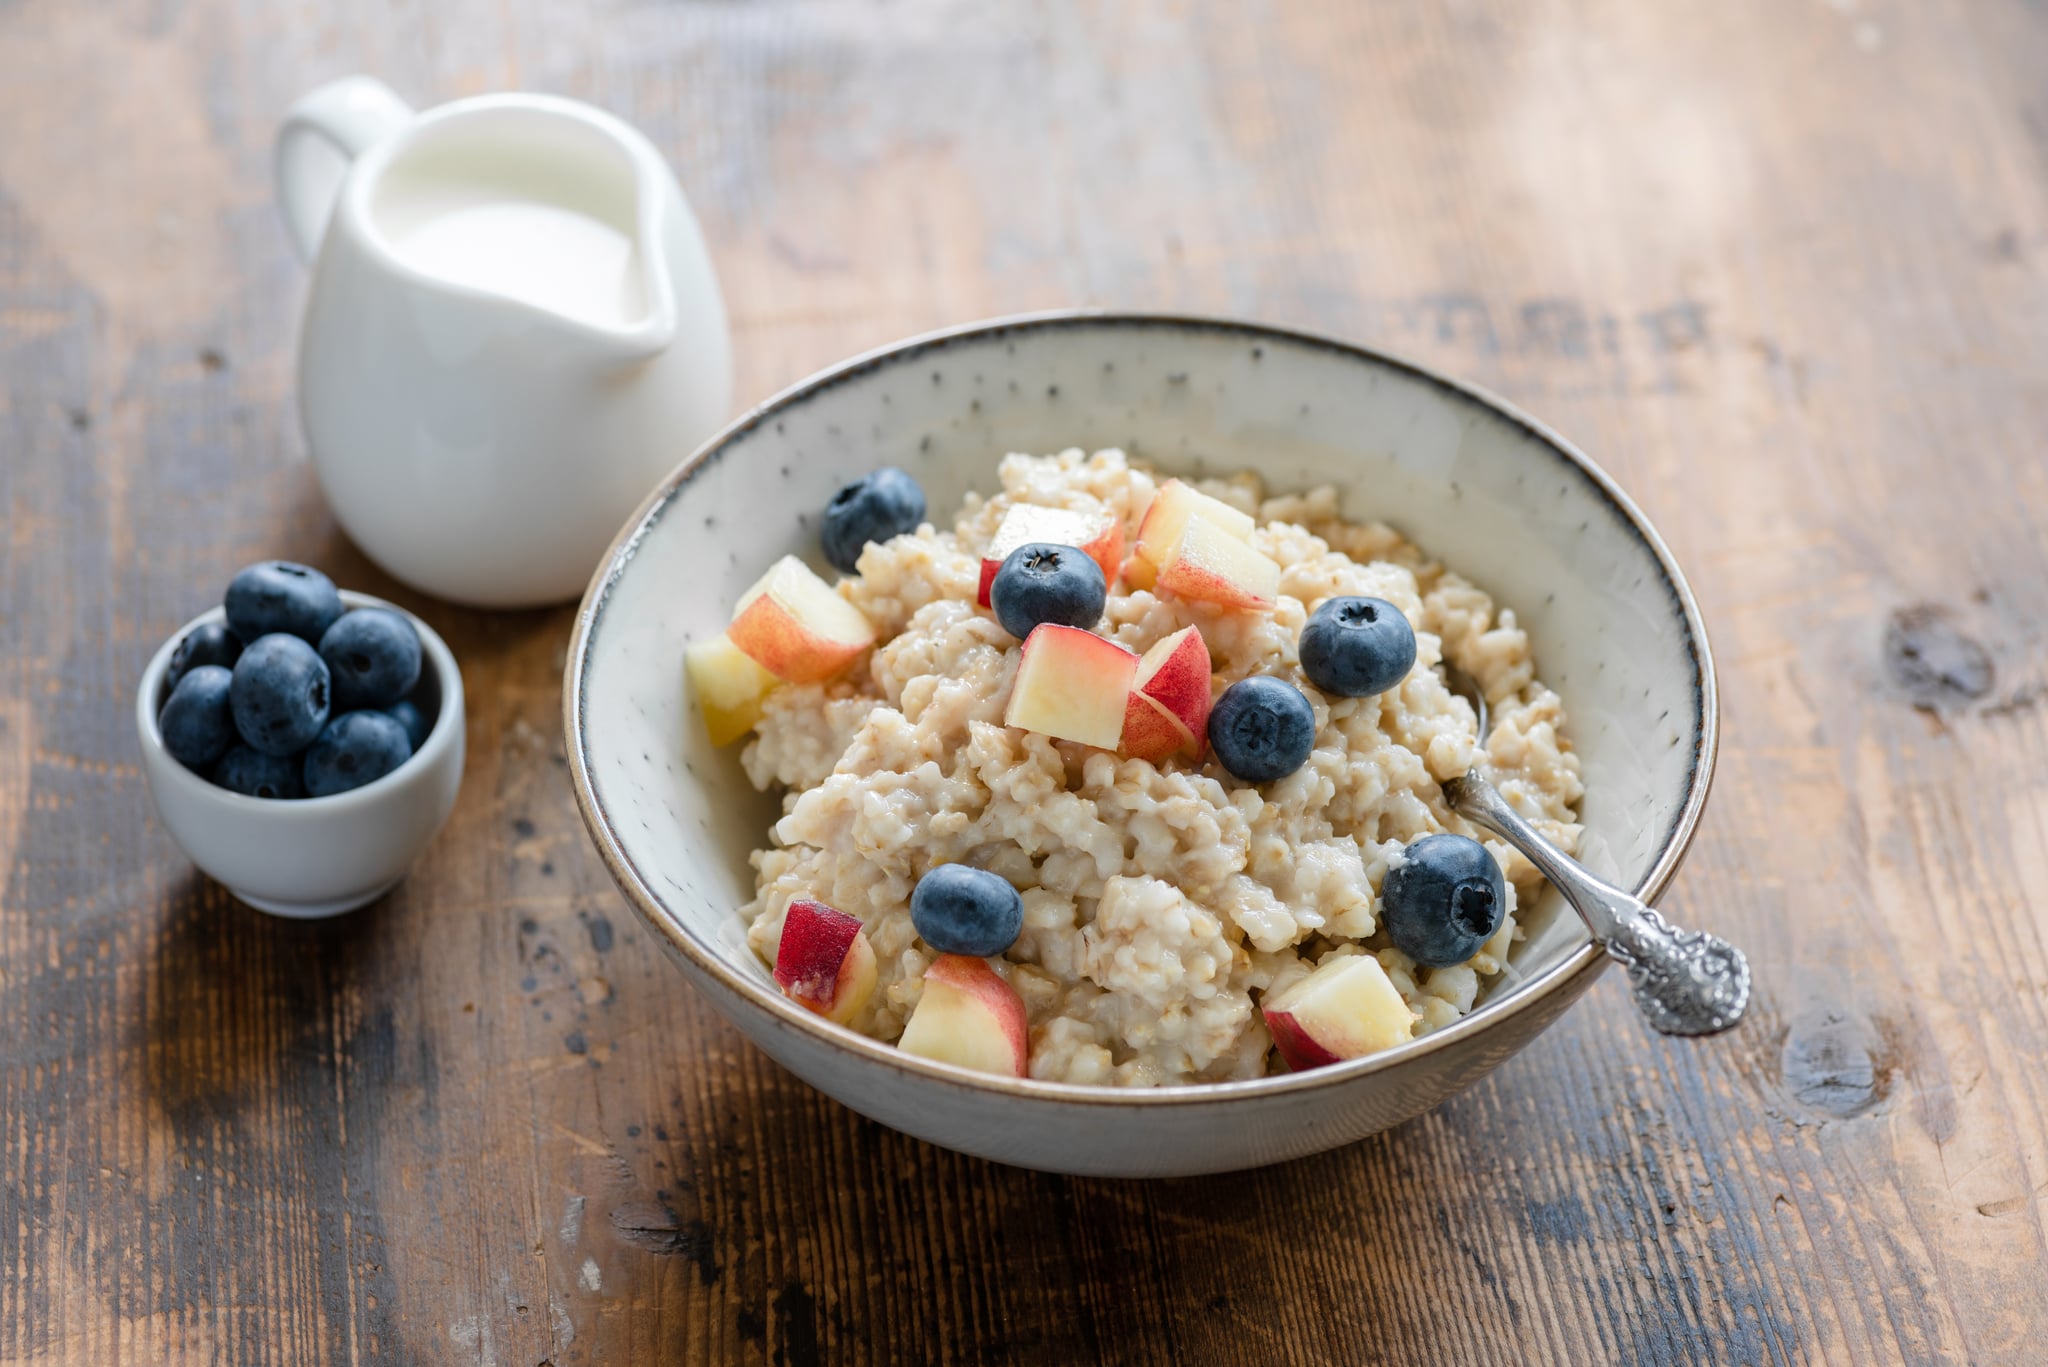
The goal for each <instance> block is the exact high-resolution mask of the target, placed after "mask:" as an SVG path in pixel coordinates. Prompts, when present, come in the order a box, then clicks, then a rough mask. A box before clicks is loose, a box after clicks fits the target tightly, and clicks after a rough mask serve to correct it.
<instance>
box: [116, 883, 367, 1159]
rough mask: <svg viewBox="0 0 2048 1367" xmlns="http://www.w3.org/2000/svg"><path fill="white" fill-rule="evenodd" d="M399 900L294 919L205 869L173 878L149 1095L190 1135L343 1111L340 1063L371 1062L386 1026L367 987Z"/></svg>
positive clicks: (151, 1034) (158, 968)
mask: <svg viewBox="0 0 2048 1367" xmlns="http://www.w3.org/2000/svg"><path fill="white" fill-rule="evenodd" d="M391 900H392V897H391V896H390V895H387V896H385V897H381V898H379V899H378V900H377V901H375V902H373V903H371V904H370V905H369V906H367V907H363V908H361V909H360V910H357V911H354V912H350V913H348V914H346V915H343V916H336V917H332V918H329V919H327V920H320V921H293V920H287V919H284V918H281V917H275V916H268V915H265V914H264V913H262V912H259V911H256V910H255V909H253V908H251V907H249V906H246V905H244V904H243V903H241V902H239V901H237V900H236V899H235V898H234V897H233V896H232V895H231V894H230V893H229V892H228V891H227V889H226V888H224V887H222V886H221V885H220V884H218V883H215V882H214V881H213V880H212V879H210V878H207V877H206V876H205V875H204V874H201V873H199V872H198V871H197V870H190V871H188V872H186V873H185V874H184V875H183V876H182V877H181V878H179V879H176V880H174V881H173V883H172V885H171V887H170V888H169V889H167V891H166V896H165V901H166V902H167V903H168V905H169V906H170V907H171V908H172V910H171V912H170V915H169V916H168V917H167V918H166V920H165V922H164V924H163V929H162V933H161V934H160V936H159V938H158V939H157V941H156V945H155V957H154V960H153V962H152V963H151V964H150V966H149V969H148V972H149V974H150V981H149V984H148V989H147V994H146V999H147V1010H146V1012H145V1020H144V1049H145V1055H146V1058H147V1079H148V1090H149V1095H150V1097H151V1099H152V1101H154V1102H155V1103H156V1104H157V1106H159V1107H160V1108H161V1110H162V1113H163V1115H164V1116H165V1118H166V1119H167V1120H168V1121H169V1122H170V1124H171V1127H172V1129H173V1131H174V1132H175V1133H177V1134H178V1136H179V1137H180V1138H181V1139H187V1140H198V1139H207V1138H209V1137H214V1136H218V1135H219V1134H220V1132H221V1131H222V1129H223V1127H225V1128H226V1129H229V1130H235V1131H243V1128H244V1120H245V1117H246V1116H247V1115H248V1113H249V1112H250V1111H251V1110H252V1109H253V1108H269V1107H276V1106H279V1105H283V1106H284V1107H286V1108H288V1113H293V1112H295V1113H297V1114H299V1115H301V1116H304V1117H307V1118H308V1119H309V1120H311V1118H312V1117H315V1116H318V1115H319V1114H321V1113H322V1112H323V1111H324V1112H327V1113H332V1111H333V1109H334V1104H335V1096H336V1089H335V1074H336V1070H337V1069H338V1068H342V1067H345V1066H349V1065H354V1066H363V1065H365V1064H366V1063H367V1062H368V1060H364V1059H361V1058H359V1057H356V1056H355V1055H356V1046H357V1044H358V1041H359V1039H360V1038H361V1037H362V1036H363V1034H364V1030H365V1027H366V1026H368V1027H372V1028H374V1022H372V1021H366V1020H364V1019H362V1018H361V1004H362V1003H361V997H360V995H359V991H358V989H359V986H360V984H362V983H363V982H364V981H365V980H366V979H367V977H368V976H369V974H370V973H371V972H372V969H371V967H370V965H371V963H372V961H373V960H374V958H375V957H376V955H377V952H378V942H379V938H380V935H381V932H382V928H383V926H384V925H385V923H386V922H387V920H388V919H389V904H390V902H391ZM275 1119H276V1115H275V1114H274V1113H273V1114H272V1115H270V1116H268V1117H267V1118H266V1120H265V1122H264V1124H265V1125H266V1126H267V1125H268V1124H270V1123H273V1122H274V1121H275Z"/></svg>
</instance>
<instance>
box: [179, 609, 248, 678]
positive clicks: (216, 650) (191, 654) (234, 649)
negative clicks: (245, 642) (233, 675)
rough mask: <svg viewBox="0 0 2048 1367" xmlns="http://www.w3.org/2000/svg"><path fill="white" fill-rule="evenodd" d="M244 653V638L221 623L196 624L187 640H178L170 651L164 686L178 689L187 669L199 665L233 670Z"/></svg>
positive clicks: (195, 667) (187, 634)
mask: <svg viewBox="0 0 2048 1367" xmlns="http://www.w3.org/2000/svg"><path fill="white" fill-rule="evenodd" d="M241 653H242V638H241V637H239V636H237V635H235V633H234V632H232V631H229V630H228V629H227V628H226V627H224V626H222V625H221V624H220V623H219V622H207V623H204V624H202V625H200V626H196V627H194V628H192V630H190V631H188V632H186V633H185V639H184V640H182V641H180V642H178V648H177V649H176V650H174V651H172V652H171V667H170V669H169V670H168V671H167V672H166V673H165V674H164V687H166V688H176V687H177V686H178V680H180V679H182V678H184V677H185V673H186V671H187V670H191V669H197V668H198V667H199V666H200V665H219V666H221V667H222V668H223V669H233V668H234V667H235V661H236V659H238V658H239V657H240V656H241Z"/></svg>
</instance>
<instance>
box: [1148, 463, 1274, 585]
mask: <svg viewBox="0 0 2048 1367" xmlns="http://www.w3.org/2000/svg"><path fill="white" fill-rule="evenodd" d="M1195 517H1200V518H1203V519H1204V520H1206V521H1208V522H1210V523H1212V524H1213V525H1214V526H1216V527H1217V528H1218V529H1220V530H1221V531H1223V532H1225V533H1227V534H1228V535H1230V536H1231V537H1233V538H1235V539H1236V540H1239V541H1242V540H1244V539H1245V538H1246V537H1248V536H1250V535H1251V534H1252V528H1254V527H1256V526H1257V525H1258V523H1257V521H1256V520H1255V519H1254V518H1253V517H1252V515H1251V514H1250V513H1247V512H1243V511H1240V510H1239V509H1236V508H1233V507H1231V506H1230V505H1229V504H1228V503H1225V502H1224V501H1223V500H1222V499H1220V498H1211V497H1210V496H1209V495H1208V494H1205V493H1203V492H1202V491H1201V490H1199V489H1197V488H1195V487H1194V486H1193V485H1191V484H1187V483H1185V482H1183V481H1181V480H1177V479H1169V480H1168V481H1166V483H1164V484H1162V485H1160V486H1159V492H1158V493H1156V494H1154V495H1153V496H1152V501H1151V502H1150V503H1148V504H1146V505H1145V516H1144V517H1143V518H1142V519H1140V520H1139V522H1138V555H1139V556H1140V557H1141V558H1143V559H1145V560H1148V561H1150V562H1151V563H1152V566H1153V568H1154V569H1164V568H1166V562H1167V560H1168V558H1169V557H1171V556H1172V554H1173V548H1174V545H1175V543H1177V542H1178V541H1179V540H1180V537H1181V532H1182V531H1183V530H1185V529H1186V527H1187V525H1188V521H1189V519H1190V518H1195Z"/></svg>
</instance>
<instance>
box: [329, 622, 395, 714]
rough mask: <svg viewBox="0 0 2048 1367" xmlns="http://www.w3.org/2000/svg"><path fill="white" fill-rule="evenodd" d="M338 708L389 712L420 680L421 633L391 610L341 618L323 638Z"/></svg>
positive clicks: (335, 702) (335, 703)
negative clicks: (361, 708)
mask: <svg viewBox="0 0 2048 1367" xmlns="http://www.w3.org/2000/svg"><path fill="white" fill-rule="evenodd" d="M320 658H321V659H322V660H324V661H326V662H327V673H328V674H329V675H330V676H331V677H332V678H333V680H334V706H335V708H336V709H337V710H340V709H343V708H352V707H389V706H390V705H391V704H392V703H395V702H397V701H398V700H399V699H400V698H402V697H404V696H405V695H406V694H408V693H410V692H412V686H413V685H414V684H416V683H418V682H419V681H420V634H419V633H418V632H417V631H414V630H413V626H412V623H411V622H408V621H406V620H405V618H403V617H401V616H399V615H398V614H397V613H395V612H393V611H392V610H391V609H389V608H357V609H356V610H355V611H354V612H349V613H344V614H342V618H341V620H340V621H338V622H336V623H335V624H334V625H333V626H331V627H329V628H327V634H326V635H325V636H322V637H321V638H320Z"/></svg>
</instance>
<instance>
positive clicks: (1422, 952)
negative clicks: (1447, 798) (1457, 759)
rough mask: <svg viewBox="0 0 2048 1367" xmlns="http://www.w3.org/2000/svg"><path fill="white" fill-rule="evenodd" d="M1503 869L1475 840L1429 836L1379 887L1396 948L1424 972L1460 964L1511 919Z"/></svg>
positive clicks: (1382, 911) (1407, 853)
mask: <svg viewBox="0 0 2048 1367" xmlns="http://www.w3.org/2000/svg"><path fill="white" fill-rule="evenodd" d="M1507 909H1508V890H1507V884H1506V883H1504V882H1503V881H1502V880H1501V876H1500V865H1498V864H1496V863H1494V862H1493V856H1492V855H1490V854H1488V853H1487V852H1486V847H1485V846H1484V845H1482V844H1480V843H1479V842H1478V841H1476V840H1468V839H1466V838H1465V837H1464V836H1462V835H1426V836H1424V837H1422V839H1420V840H1417V841H1413V842H1411V843H1410V844H1409V845H1407V846H1406V847H1405V848H1403V849H1402V851H1401V857H1400V859H1399V860H1398V861H1396V862H1394V863H1393V865H1392V866H1391V867H1390V868H1388V870H1387V876H1386V879H1385V880H1384V881H1383V882H1382V883H1381V884H1380V919H1381V920H1383V921H1384V922H1386V926H1387V935H1388V936H1389V938H1391V939H1392V940H1393V942H1394V947H1395V948H1396V949H1399V950H1400V951H1401V952H1402V953H1403V954H1406V955H1407V956H1408V957H1409V958H1411V959H1413V960H1415V962H1416V963H1419V964H1421V965H1422V966H1423V967H1425V968H1444V967H1447V966H1448V965H1451V964H1461V963H1464V962H1465V960H1467V959H1469V958H1471V957H1472V956H1473V955H1474V954H1477V953H1478V952H1479V947H1480V946H1481V945H1483V944H1485V943H1486V942H1487V941H1488V940H1490V939H1492V938H1493V934H1494V932H1495V931H1497V930H1499V929H1500V922H1501V918H1502V917H1503V916H1505V915H1507Z"/></svg>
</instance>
